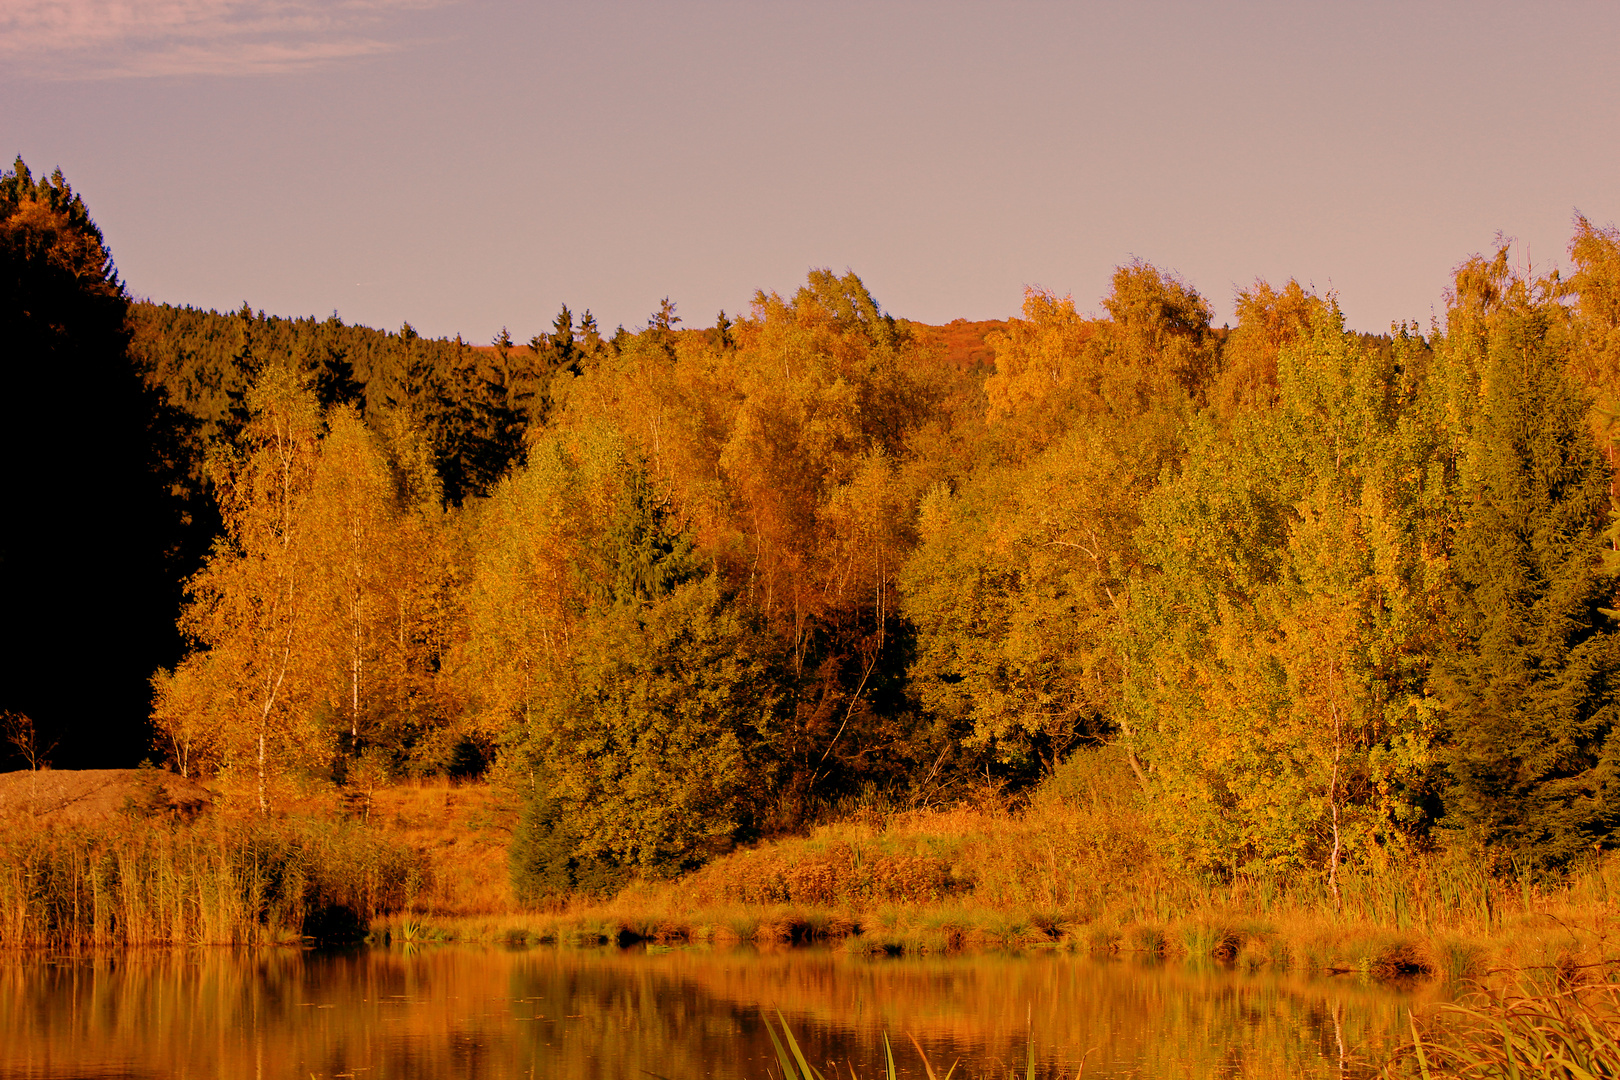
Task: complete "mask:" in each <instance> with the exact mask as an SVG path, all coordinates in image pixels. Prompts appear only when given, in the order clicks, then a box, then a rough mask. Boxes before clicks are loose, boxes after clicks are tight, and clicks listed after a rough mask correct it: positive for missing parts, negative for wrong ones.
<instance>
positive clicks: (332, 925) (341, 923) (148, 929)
mask: <svg viewBox="0 0 1620 1080" xmlns="http://www.w3.org/2000/svg"><path fill="white" fill-rule="evenodd" d="M429 873H430V871H429V867H428V865H427V863H426V860H425V859H424V858H423V857H422V855H421V854H420V853H419V852H417V851H415V850H414V849H412V848H410V847H409V846H407V845H404V844H401V843H399V842H397V841H395V840H392V839H390V838H388V837H386V836H383V835H380V834H378V833H377V832H375V831H372V830H368V829H366V828H364V827H361V826H358V825H354V824H347V823H337V822H323V821H314V820H308V819H302V820H275V819H271V820H230V819H227V818H212V819H205V820H204V821H202V822H200V823H198V824H194V825H185V824H181V823H178V822H172V821H168V822H164V821H152V820H143V819H126V820H121V821H120V820H111V821H108V822H106V823H104V824H102V825H100V826H97V827H89V826H82V827H76V828H71V829H43V828H28V827H26V826H21V827H17V826H15V824H14V827H12V828H11V829H9V830H8V831H7V832H6V833H5V834H4V835H3V836H0V948H30V947H32V948H58V949H61V948H81V947H87V946H105V945H151V944H165V945H169V944H262V943H267V942H276V941H283V940H287V939H288V938H296V937H298V936H300V935H304V934H316V935H318V936H353V935H354V934H355V933H357V932H363V928H364V925H365V923H366V922H367V921H368V920H369V919H371V918H374V917H376V916H378V915H380V914H384V913H387V912H391V911H397V910H399V909H401V908H403V907H405V906H407V905H408V904H409V903H410V902H411V900H412V898H413V897H414V896H415V894H416V893H418V892H419V891H420V890H421V889H422V887H423V885H424V884H425V883H426V881H427V880H428V878H429Z"/></svg>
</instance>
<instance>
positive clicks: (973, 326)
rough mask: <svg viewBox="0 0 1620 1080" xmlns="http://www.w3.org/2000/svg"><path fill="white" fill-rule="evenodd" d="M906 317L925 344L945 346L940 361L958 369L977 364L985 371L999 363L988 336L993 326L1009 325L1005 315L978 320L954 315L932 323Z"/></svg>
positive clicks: (970, 369)
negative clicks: (944, 322)
mask: <svg viewBox="0 0 1620 1080" xmlns="http://www.w3.org/2000/svg"><path fill="white" fill-rule="evenodd" d="M904 321H905V323H906V325H907V326H909V327H911V331H912V333H914V334H916V335H917V337H918V339H919V340H920V341H922V342H923V343H924V344H926V345H937V346H939V347H941V348H943V349H944V350H945V352H944V355H943V356H941V357H940V359H941V361H942V362H944V363H946V364H949V365H951V366H953V367H955V368H956V369H957V370H959V371H972V370H973V369H975V368H979V369H983V370H985V371H989V370H991V369H993V368H994V367H995V365H996V351H995V350H994V349H992V348H991V347H990V345H989V344H988V343H987V342H986V341H985V338H986V336H987V335H989V333H990V332H991V331H992V330H1005V329H1006V328H1007V320H1006V319H982V320H980V321H978V322H970V321H968V320H967V319H952V320H951V321H950V322H948V323H946V324H945V325H944V326H930V325H929V324H927V323H920V322H912V321H911V320H909V319H907V320H904Z"/></svg>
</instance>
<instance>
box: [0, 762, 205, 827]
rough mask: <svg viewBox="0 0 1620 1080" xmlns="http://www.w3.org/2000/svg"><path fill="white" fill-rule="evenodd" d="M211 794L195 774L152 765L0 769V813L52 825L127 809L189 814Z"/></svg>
mask: <svg viewBox="0 0 1620 1080" xmlns="http://www.w3.org/2000/svg"><path fill="white" fill-rule="evenodd" d="M212 800H213V796H212V795H211V794H210V793H209V791H208V789H207V788H205V787H203V786H202V785H201V784H199V783H198V782H197V781H195V780H188V779H186V778H185V777H183V776H176V775H175V774H174V773H171V772H163V771H162V770H158V769H41V770H40V771H39V772H29V771H27V770H22V771H20V772H8V773H0V818H7V817H28V818H32V819H33V820H35V821H38V822H42V823H47V824H53V825H80V824H85V823H88V822H93V821H100V820H103V819H105V818H108V817H111V816H113V815H115V814H120V813H124V812H126V811H128V810H131V809H135V810H139V811H140V812H141V813H143V814H151V813H155V812H173V813H176V814H178V815H179V816H181V817H185V818H191V817H194V816H195V815H196V814H198V813H199V812H201V811H202V810H204V809H206V808H207V807H208V805H209V804H210V803H211V802H212Z"/></svg>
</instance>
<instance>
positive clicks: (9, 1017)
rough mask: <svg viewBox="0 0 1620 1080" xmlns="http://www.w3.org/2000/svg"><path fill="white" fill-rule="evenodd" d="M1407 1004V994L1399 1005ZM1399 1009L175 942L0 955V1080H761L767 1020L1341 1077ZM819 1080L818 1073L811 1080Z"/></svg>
mask: <svg viewBox="0 0 1620 1080" xmlns="http://www.w3.org/2000/svg"><path fill="white" fill-rule="evenodd" d="M1422 994H1423V992H1422V991H1419V997H1421V996H1422ZM1416 1003H1417V1000H1416V999H1414V997H1413V996H1412V995H1409V994H1403V993H1400V992H1396V991H1392V990H1388V989H1385V988H1381V987H1378V986H1376V985H1368V984H1365V983H1361V982H1358V981H1355V980H1353V979H1338V980H1334V979H1315V980H1292V979H1287V978H1271V977H1267V976H1263V975H1244V974H1239V973H1237V972H1232V971H1227V970H1224V969H1222V968H1219V967H1214V966H1205V967H1189V966H1184V965H1180V964H1163V965H1146V964H1133V963H1121V962H1108V961H1100V960H1093V959H1090V958H1085V957H1073V956H1065V955H1034V956H985V955H960V956H950V957H940V958H920V959H909V958H908V959H870V958H864V957H859V956H853V955H849V954H846V953H843V952H838V951H833V950H806V949H798V950H784V951H780V952H759V951H755V950H752V949H732V950H720V949H716V950H708V949H698V948H691V949H674V950H667V951H665V950H657V949H652V950H647V951H642V950H629V951H618V950H592V949H557V948H536V949H524V950H518V951H509V950H501V949H476V948H463V947H453V948H452V947H446V948H433V949H425V950H421V951H415V952H406V951H404V950H401V949H399V948H397V947H396V948H393V949H371V950H363V951H357V952H351V953H321V952H299V951H294V950H285V951H282V950H278V951H259V952H232V951H228V950H197V951H184V952H162V953H120V954H115V955H103V956H93V957H78V958H70V957H39V956H35V957H27V958H23V957H9V958H5V959H0V1078H5V1080H12V1078H22V1077H28V1078H44V1077H51V1078H65V1077H107V1078H111V1077H143V1078H144V1077H187V1078H201V1077H232V1078H234V1077H255V1078H257V1077H297V1078H299V1080H304V1078H305V1077H317V1078H322V1080H325V1078H329V1077H353V1078H356V1080H390V1078H396V1077H434V1078H437V1077H455V1078H469V1080H476V1078H485V1077H488V1078H499V1077H548V1078H554V1080H599V1078H600V1080H609V1078H611V1080H646V1078H647V1077H648V1076H649V1075H652V1076H658V1077H664V1078H667V1080H696V1078H699V1077H716V1078H723V1080H767V1078H768V1077H772V1076H779V1073H778V1070H777V1069H776V1068H775V1059H774V1057H773V1055H772V1051H771V1045H770V1039H769V1036H768V1035H767V1034H766V1031H765V1027H764V1022H763V1019H762V1017H763V1016H771V1017H774V1016H775V1011H776V1010H777V1009H780V1010H781V1012H782V1014H783V1015H784V1016H785V1017H786V1018H787V1020H788V1023H789V1025H790V1026H791V1027H792V1029H793V1031H794V1032H795V1033H796V1034H797V1035H798V1036H799V1038H800V1040H801V1042H802V1043H803V1044H804V1046H805V1049H806V1052H807V1055H808V1056H809V1058H810V1060H811V1061H812V1063H821V1062H828V1061H836V1062H839V1063H840V1068H839V1073H840V1074H841V1075H842V1076H845V1077H847V1076H848V1075H849V1068H848V1067H847V1065H845V1064H843V1063H848V1065H853V1066H854V1069H855V1071H856V1072H857V1073H858V1074H859V1076H860V1077H861V1078H862V1080H873V1078H876V1077H879V1076H880V1075H881V1072H880V1068H881V1063H882V1060H883V1058H882V1037H883V1033H884V1032H887V1033H888V1034H889V1036H890V1038H891V1039H893V1040H894V1043H895V1058H896V1062H897V1064H898V1066H899V1070H900V1073H901V1075H902V1076H907V1077H912V1078H921V1077H923V1075H924V1072H923V1067H922V1062H921V1060H920V1058H919V1057H918V1053H917V1050H916V1049H915V1048H913V1046H912V1044H911V1039H913V1038H915V1039H916V1040H917V1042H918V1043H919V1044H920V1045H921V1047H922V1049H923V1050H924V1051H925V1052H926V1053H927V1055H928V1057H929V1059H930V1060H931V1061H932V1062H933V1064H934V1065H935V1067H936V1068H937V1069H939V1071H940V1073H941V1074H942V1075H943V1072H944V1069H945V1067H948V1066H949V1065H950V1064H951V1063H952V1062H953V1061H956V1060H958V1059H960V1060H961V1062H962V1065H961V1067H960V1068H959V1069H958V1073H957V1075H958V1076H962V1075H963V1072H964V1070H965V1073H966V1075H967V1076H968V1077H970V1078H981V1077H996V1078H1003V1077H1006V1076H1007V1075H1008V1073H1009V1072H1010V1071H1011V1070H1012V1069H1014V1068H1016V1069H1017V1071H1018V1075H1019V1076H1020V1077H1022V1076H1023V1075H1024V1069H1025V1062H1026V1055H1027V1053H1028V1045H1029V1043H1028V1039H1029V1038H1030V1037H1031V1035H1033V1040H1034V1047H1035V1058H1036V1070H1037V1072H1038V1073H1039V1075H1040V1076H1042V1077H1043V1078H1047V1080H1056V1078H1059V1077H1062V1078H1064V1080H1072V1078H1073V1077H1075V1076H1076V1075H1077V1074H1079V1073H1080V1070H1081V1067H1082V1062H1083V1063H1084V1072H1083V1075H1084V1077H1085V1080H1093V1078H1104V1077H1107V1078H1115V1077H1153V1078H1157V1077H1199V1078H1204V1077H1266V1078H1271V1077H1334V1078H1338V1077H1347V1076H1357V1075H1365V1074H1366V1073H1365V1070H1363V1069H1358V1068H1357V1067H1356V1059H1357V1058H1358V1057H1360V1058H1362V1059H1363V1060H1365V1059H1366V1058H1367V1057H1368V1056H1370V1055H1371V1054H1374V1053H1376V1048H1377V1047H1378V1046H1379V1045H1380V1044H1383V1045H1388V1044H1390V1041H1391V1040H1392V1039H1394V1038H1395V1037H1396V1036H1397V1035H1398V1033H1399V1031H1400V1030H1402V1029H1403V1028H1404V1026H1405V1023H1406V1020H1405V1017H1406V1010H1407V1009H1408V1008H1411V1007H1413V1006H1414V1004H1416ZM829 1075H831V1073H829Z"/></svg>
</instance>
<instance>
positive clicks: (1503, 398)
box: [1436, 263, 1620, 866]
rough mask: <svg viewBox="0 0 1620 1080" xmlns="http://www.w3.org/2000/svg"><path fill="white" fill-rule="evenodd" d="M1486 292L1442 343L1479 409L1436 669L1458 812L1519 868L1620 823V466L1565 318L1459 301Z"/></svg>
mask: <svg viewBox="0 0 1620 1080" xmlns="http://www.w3.org/2000/svg"><path fill="white" fill-rule="evenodd" d="M1503 268H1504V269H1505V263H1504V264H1503ZM1463 280H1464V275H1459V282H1460V283H1461V282H1463ZM1473 301H1478V303H1476V304H1475V306H1476V308H1477V310H1475V311H1472V312H1470V311H1468V310H1458V311H1454V312H1453V318H1452V327H1451V333H1450V340H1449V341H1448V343H1447V345H1448V353H1449V356H1450V359H1451V362H1452V364H1453V371H1454V373H1455V374H1456V376H1457V382H1458V385H1459V386H1460V387H1463V388H1464V389H1463V392H1462V394H1461V395H1460V400H1463V401H1472V402H1475V403H1477V404H1476V406H1475V408H1476V409H1477V411H1476V412H1475V413H1474V416H1473V421H1472V431H1471V434H1470V435H1469V437H1468V439H1467V441H1466V443H1465V445H1464V449H1463V453H1462V456H1461V460H1460V462H1459V477H1458V483H1459V488H1460V494H1461V499H1460V505H1459V507H1458V515H1459V518H1460V524H1459V526H1458V529H1457V532H1456V534H1455V544H1454V572H1455V589H1454V594H1453V597H1452V600H1451V603H1450V605H1449V606H1450V615H1451V622H1452V626H1453V629H1454V632H1455V640H1454V644H1453V646H1452V647H1451V648H1450V649H1449V650H1448V651H1447V652H1446V653H1445V654H1444V655H1443V656H1442V657H1441V660H1440V663H1439V667H1438V671H1437V678H1436V686H1437V687H1438V688H1439V690H1440V692H1441V696H1442V699H1443V701H1444V702H1445V704H1446V705H1447V707H1448V709H1447V715H1448V717H1449V720H1448V725H1449V730H1448V736H1449V738H1448V743H1449V749H1448V754H1447V764H1448V766H1449V771H1450V790H1449V793H1448V798H1447V815H1448V820H1449V821H1450V823H1451V824H1453V825H1455V826H1458V827H1460V828H1461V829H1462V830H1463V831H1464V833H1465V834H1466V835H1468V836H1469V837H1471V838H1473V839H1477V840H1480V841H1483V842H1484V843H1486V844H1489V845H1491V846H1494V847H1497V848H1498V849H1501V850H1505V851H1506V852H1508V853H1510V854H1511V855H1512V856H1513V857H1514V858H1515V859H1517V860H1518V861H1519V862H1520V863H1521V864H1526V865H1541V866H1548V865H1559V864H1563V863H1567V862H1568V861H1569V860H1570V859H1571V858H1572V857H1574V856H1576V855H1577V854H1579V853H1581V852H1583V851H1590V850H1591V849H1592V847H1593V846H1594V845H1606V844H1607V843H1608V842H1609V838H1610V835H1611V833H1612V831H1613V829H1614V826H1615V824H1616V821H1617V817H1620V801H1617V795H1620V790H1617V787H1616V784H1617V780H1620V776H1617V771H1616V770H1617V767H1620V744H1617V742H1616V724H1615V720H1616V704H1615V692H1616V690H1617V689H1620V679H1617V668H1620V653H1617V650H1616V638H1615V634H1614V631H1613V628H1612V623H1611V622H1610V619H1609V617H1608V616H1607V615H1606V614H1605V613H1604V610H1603V609H1604V608H1605V607H1606V606H1607V605H1608V604H1610V603H1611V600H1610V597H1611V596H1612V594H1613V588H1614V583H1613V581H1612V580H1611V578H1610V577H1608V576H1607V575H1606V574H1605V573H1604V571H1603V534H1604V530H1605V528H1606V526H1607V523H1608V509H1609V491H1608V488H1609V468H1608V465H1607V463H1606V462H1605V461H1604V459H1603V457H1602V455H1601V454H1600V453H1599V451H1598V448H1597V446H1596V445H1595V444H1594V442H1593V440H1592V437H1591V435H1590V434H1589V433H1588V428H1587V426H1586V423H1585V414H1586V407H1587V403H1586V401H1585V400H1584V398H1583V396H1582V395H1581V394H1580V393H1579V391H1577V389H1576V388H1575V387H1574V386H1573V385H1572V384H1571V383H1570V381H1569V380H1568V379H1567V377H1566V376H1565V374H1564V356H1563V353H1562V349H1561V348H1560V347H1559V345H1558V342H1557V321H1558V320H1557V314H1558V313H1557V312H1556V311H1555V310H1553V309H1552V307H1551V305H1549V304H1546V303H1539V302H1536V301H1535V300H1534V299H1533V298H1532V296H1531V294H1530V292H1529V290H1528V289H1527V288H1526V287H1525V286H1524V284H1523V283H1521V282H1513V283H1509V284H1508V285H1507V286H1506V287H1505V288H1501V289H1498V290H1496V291H1495V293H1494V295H1491V296H1486V297H1483V298H1481V297H1480V296H1475V297H1473V298H1472V300H1471V298H1470V297H1469V296H1468V295H1463V296H1462V297H1461V298H1460V299H1459V304H1462V305H1467V304H1469V303H1470V302H1473Z"/></svg>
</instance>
